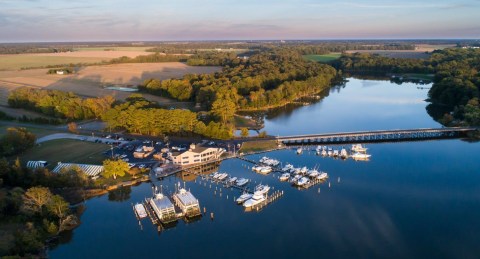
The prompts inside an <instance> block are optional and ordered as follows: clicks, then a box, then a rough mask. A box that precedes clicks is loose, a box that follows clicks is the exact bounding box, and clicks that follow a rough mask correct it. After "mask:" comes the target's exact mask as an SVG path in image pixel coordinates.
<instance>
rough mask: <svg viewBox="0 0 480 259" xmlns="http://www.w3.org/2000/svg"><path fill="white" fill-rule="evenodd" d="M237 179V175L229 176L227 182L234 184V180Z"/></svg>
mask: <svg viewBox="0 0 480 259" xmlns="http://www.w3.org/2000/svg"><path fill="white" fill-rule="evenodd" d="M236 181H237V177H230V178H228V180H227V182H228V183H229V184H235V182H236Z"/></svg>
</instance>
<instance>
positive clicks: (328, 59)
mask: <svg viewBox="0 0 480 259" xmlns="http://www.w3.org/2000/svg"><path fill="white" fill-rule="evenodd" d="M341 55H342V53H330V54H324V55H304V56H303V58H304V59H306V60H311V61H316V62H321V63H328V62H331V61H333V60H336V59H338V58H340V56H341Z"/></svg>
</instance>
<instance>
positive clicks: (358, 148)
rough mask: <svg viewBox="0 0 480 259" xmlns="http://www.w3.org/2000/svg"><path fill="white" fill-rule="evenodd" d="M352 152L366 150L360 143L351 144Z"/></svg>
mask: <svg viewBox="0 0 480 259" xmlns="http://www.w3.org/2000/svg"><path fill="white" fill-rule="evenodd" d="M352 151H353V152H367V148H366V147H364V146H362V144H353V145H352Z"/></svg>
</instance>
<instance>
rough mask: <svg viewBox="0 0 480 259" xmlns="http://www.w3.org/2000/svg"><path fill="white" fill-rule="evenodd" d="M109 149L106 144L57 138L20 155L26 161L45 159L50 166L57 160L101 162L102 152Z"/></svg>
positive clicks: (102, 158)
mask: <svg viewBox="0 0 480 259" xmlns="http://www.w3.org/2000/svg"><path fill="white" fill-rule="evenodd" d="M108 149H110V146H108V145H106V144H99V143H93V142H85V141H79V140H71V139H57V140H51V141H48V142H44V143H42V144H38V145H36V146H35V147H33V148H32V149H30V150H28V151H27V152H25V153H24V154H22V155H21V156H20V160H21V161H22V162H23V163H26V162H27V161H29V160H45V161H48V162H49V164H50V166H51V167H55V165H56V164H57V163H58V162H64V163H67V162H68V163H85V164H99V165H100V164H102V162H103V160H104V159H105V157H104V156H103V154H102V152H104V151H106V150H108Z"/></svg>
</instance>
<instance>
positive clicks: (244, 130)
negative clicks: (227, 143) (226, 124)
mask: <svg viewBox="0 0 480 259" xmlns="http://www.w3.org/2000/svg"><path fill="white" fill-rule="evenodd" d="M248 135H249V132H248V129H247V128H241V129H240V136H241V137H243V138H246V137H248Z"/></svg>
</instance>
